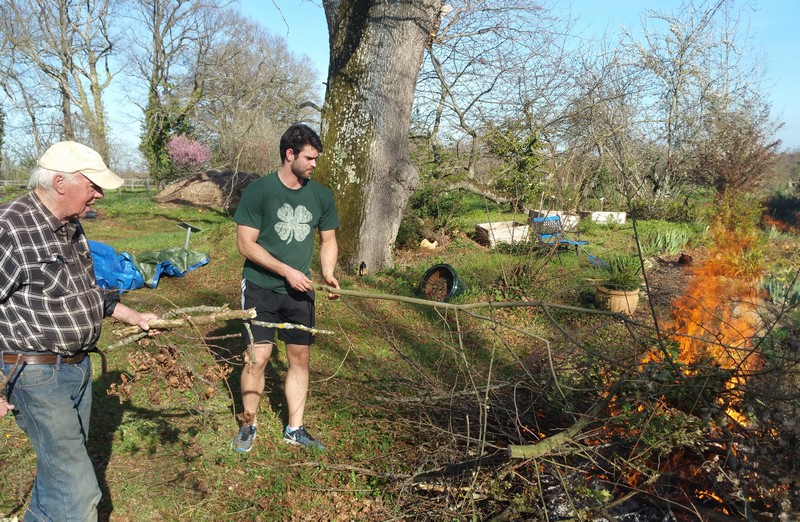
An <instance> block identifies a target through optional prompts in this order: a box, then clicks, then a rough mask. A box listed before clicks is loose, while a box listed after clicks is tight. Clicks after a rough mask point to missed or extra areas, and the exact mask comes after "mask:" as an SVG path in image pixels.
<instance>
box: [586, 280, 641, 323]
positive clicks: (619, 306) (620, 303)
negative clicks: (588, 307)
mask: <svg viewBox="0 0 800 522" xmlns="http://www.w3.org/2000/svg"><path fill="white" fill-rule="evenodd" d="M594 302H595V304H597V307H598V308H600V309H601V310H610V311H612V312H617V313H624V314H626V315H628V316H632V315H633V313H634V312H635V311H636V307H637V306H638V305H639V289H638V288H637V289H636V290H630V291H629V290H612V289H611V288H606V287H605V286H602V285H598V286H597V287H596V290H595V294H594Z"/></svg>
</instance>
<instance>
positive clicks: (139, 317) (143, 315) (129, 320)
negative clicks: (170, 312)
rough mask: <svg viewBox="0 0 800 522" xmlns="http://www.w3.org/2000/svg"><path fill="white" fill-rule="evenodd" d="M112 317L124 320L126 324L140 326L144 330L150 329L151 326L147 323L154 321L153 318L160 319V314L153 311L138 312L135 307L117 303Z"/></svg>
mask: <svg viewBox="0 0 800 522" xmlns="http://www.w3.org/2000/svg"><path fill="white" fill-rule="evenodd" d="M111 317H113V318H114V319H116V320H118V321H122V322H123V323H125V324H129V325H132V326H138V327H139V328H141V329H142V330H144V331H147V330H149V329H150V326H148V324H147V323H148V322H150V321H152V320H153V319H158V315H156V314H154V313H152V312H137V311H136V310H134V309H133V308H129V307H127V306H125V305H124V304H122V303H117V306H115V307H114V312H113V313H112V314H111Z"/></svg>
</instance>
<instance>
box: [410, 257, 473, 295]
mask: <svg viewBox="0 0 800 522" xmlns="http://www.w3.org/2000/svg"><path fill="white" fill-rule="evenodd" d="M466 291H467V287H466V285H465V284H464V283H462V282H461V279H459V278H458V274H457V273H456V269H455V268H453V267H452V266H450V265H447V264H439V265H434V266H432V267H430V268H429V269H428V271H427V272H425V275H423V276H422V279H421V280H420V282H419V294H421V295H422V296H423V297H424V298H425V299H428V300H429V301H440V302H444V303H446V302H448V301H450V300H451V299H453V298H454V297H456V296H458V295H461V294H463V293H464V292H466Z"/></svg>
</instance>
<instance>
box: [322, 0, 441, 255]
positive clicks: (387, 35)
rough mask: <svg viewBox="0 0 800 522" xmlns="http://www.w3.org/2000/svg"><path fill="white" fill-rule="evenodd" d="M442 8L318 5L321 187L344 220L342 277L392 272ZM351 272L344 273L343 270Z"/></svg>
mask: <svg viewBox="0 0 800 522" xmlns="http://www.w3.org/2000/svg"><path fill="white" fill-rule="evenodd" d="M441 5H442V1H441V0H324V1H323V6H324V8H325V15H326V17H327V20H328V31H329V34H330V50H331V52H330V64H329V68H328V83H327V92H326V95H325V104H324V106H323V113H322V138H323V147H324V149H325V153H324V154H323V156H322V158H321V164H320V168H319V169H318V175H319V178H320V181H322V182H323V183H324V184H326V185H328V186H329V187H330V188H331V190H333V192H334V194H335V197H336V202H337V206H338V208H339V214H340V218H341V226H340V233H339V235H338V239H339V251H340V257H341V261H342V264H343V265H344V266H346V267H347V268H348V269H349V268H351V267H353V266H356V265H358V264H360V263H361V262H364V263H366V266H367V267H369V270H371V271H373V270H380V269H381V268H384V267H390V266H392V265H393V264H394V261H393V258H392V244H393V243H394V240H395V238H396V236H397V230H398V228H399V227H400V220H401V218H402V215H403V210H404V209H405V207H406V203H407V202H408V199H409V198H410V197H411V195H412V194H413V192H414V189H415V188H416V186H417V184H418V182H419V173H418V172H417V169H416V168H415V167H414V166H413V165H412V164H411V162H410V160H409V153H408V132H409V127H410V125H411V105H412V102H413V99H414V90H415V86H416V80H417V76H418V74H419V70H420V67H421V65H422V53H423V49H424V48H425V45H426V42H427V40H428V38H430V36H431V34H432V33H434V32H435V30H436V27H437V24H438V20H439V13H440V10H441ZM348 265H349V266H348Z"/></svg>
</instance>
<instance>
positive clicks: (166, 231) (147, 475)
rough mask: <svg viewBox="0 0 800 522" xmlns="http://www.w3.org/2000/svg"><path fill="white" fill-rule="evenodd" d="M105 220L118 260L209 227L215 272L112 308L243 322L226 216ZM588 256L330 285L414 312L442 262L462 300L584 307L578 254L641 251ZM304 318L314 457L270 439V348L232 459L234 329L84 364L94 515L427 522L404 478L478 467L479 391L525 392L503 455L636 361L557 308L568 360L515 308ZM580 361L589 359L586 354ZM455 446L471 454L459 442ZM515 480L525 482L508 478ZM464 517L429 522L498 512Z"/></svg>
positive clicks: (113, 209)
mask: <svg viewBox="0 0 800 522" xmlns="http://www.w3.org/2000/svg"><path fill="white" fill-rule="evenodd" d="M98 209H99V217H98V218H97V219H94V220H85V221H84V226H85V228H86V231H87V235H88V236H89V237H90V238H91V239H96V240H99V241H103V242H105V243H108V244H110V245H111V246H113V247H114V248H115V249H116V250H117V251H119V252H121V251H127V252H131V253H137V252H140V251H143V250H152V249H160V248H166V247H170V246H176V245H182V244H183V242H184V241H185V231H184V230H183V229H179V228H178V227H177V226H176V223H178V222H181V221H186V222H188V223H191V224H193V225H195V226H198V227H200V228H201V229H202V232H200V233H197V234H193V235H192V237H191V241H190V248H191V249H193V250H198V251H202V252H208V253H209V254H210V257H211V262H210V263H209V264H208V265H206V266H204V267H201V268H199V269H197V270H195V271H193V272H190V273H189V274H187V275H186V276H185V277H184V278H169V277H165V278H162V279H161V281H160V283H159V286H158V287H157V288H156V289H140V290H136V291H133V292H128V293H125V294H123V297H122V298H123V302H125V303H126V304H128V305H130V306H132V307H134V308H137V309H140V310H150V309H152V310H155V311H157V312H159V313H164V312H167V311H169V310H172V309H174V308H176V307H185V306H196V305H208V306H223V305H227V306H229V307H230V308H233V309H235V308H238V306H239V304H238V303H239V280H240V277H241V265H242V259H241V257H240V256H239V254H238V253H237V251H236V246H235V226H234V225H233V223H232V222H231V220H230V217H229V216H227V215H224V214H223V213H219V212H215V211H210V210H203V209H198V208H191V207H182V206H174V205H155V204H153V203H152V202H150V200H149V198H148V196H147V195H145V194H141V193H137V194H129V193H122V194H118V193H112V194H108V196H107V197H106V198H105V199H104V200H103V201H102V202H100V203H99V204H98ZM525 219H526V217H525V216H523V215H518V214H503V213H502V212H500V210H499V209H497V208H493V209H488V210H487V208H486V207H485V206H483V208H481V207H480V206H478V205H474V208H470V209H469V210H468V211H466V213H465V214H463V215H460V216H459V217H458V220H457V222H458V227H459V228H460V229H461V230H462V231H463V232H469V230H474V225H475V224H477V223H482V222H487V221H508V220H518V221H519V220H521V221H524V220H525ZM654 226H655V227H657V226H658V225H654ZM340 233H345V231H342V232H340ZM582 239H586V240H588V241H589V245H588V246H587V247H586V248H585V249H583V250H581V251H580V252H579V253H578V255H576V254H575V252H572V251H570V252H562V253H561V255H560V256H548V255H547V253H546V252H542V251H541V250H535V249H532V248H530V245H525V246H520V247H519V248H509V249H491V250H490V249H486V248H484V247H479V246H477V245H476V244H475V243H474V242H473V241H471V240H470V239H469V236H468V235H467V236H466V237H464V236H457V237H455V238H454V239H453V240H452V241H451V242H450V243H449V244H448V245H447V246H446V247H445V248H442V249H439V250H437V251H436V253H435V254H433V255H431V254H424V253H416V252H415V253H404V255H403V256H398V258H402V259H406V261H404V262H402V263H398V265H397V266H396V267H395V268H393V269H390V270H385V271H383V272H379V273H370V274H368V275H366V276H364V277H357V276H355V275H353V274H350V273H346V272H347V271H346V270H344V268H342V269H341V270H340V271H339V274H337V275H338V277H339V279H340V281H341V283H342V286H343V288H346V289H350V290H356V291H360V292H362V293H364V294H366V295H367V296H368V295H370V294H393V295H398V296H416V287H417V285H418V283H419V280H420V278H421V277H422V275H423V273H424V272H425V271H426V270H427V268H429V267H430V266H431V265H433V264H436V263H448V264H450V265H452V266H453V267H454V268H455V269H456V271H457V273H458V275H459V278H460V279H461V280H462V281H463V282H464V283H465V284H466V286H467V287H468V288H469V292H468V293H467V294H465V295H463V296H459V297H458V298H457V299H456V300H455V302H456V303H479V302H483V301H494V302H496V301H503V300H531V301H535V300H544V301H548V302H552V303H558V304H564V305H568V306H582V307H587V308H591V306H592V305H591V304H590V295H591V294H590V289H591V288H592V286H593V280H594V279H596V278H598V277H601V274H599V272H598V270H597V269H595V268H594V267H592V266H591V265H590V264H589V262H588V256H587V253H592V254H593V255H596V256H598V257H601V258H603V257H609V256H610V255H611V254H612V253H615V252H618V251H620V252H633V251H635V243H634V241H633V237H632V227H631V226H629V225H626V226H614V227H599V226H588V227H586V229H585V230H584V232H583V234H582ZM317 310H318V317H317V323H318V325H319V326H320V327H322V328H325V329H330V330H333V331H334V332H335V333H334V335H320V336H318V339H317V343H316V344H315V345H314V347H313V348H312V362H311V372H312V373H311V385H310V395H309V401H308V405H307V408H306V423H307V424H308V425H309V427H310V429H311V430H312V432H313V433H314V434H315V435H316V436H318V437H319V438H320V439H321V440H323V441H324V442H325V443H326V445H327V446H328V450H327V451H326V452H325V453H323V454H311V453H307V452H304V451H302V450H300V449H299V448H295V447H290V446H287V445H285V444H284V443H283V442H282V440H281V429H282V426H283V423H284V422H285V418H286V411H285V405H284V403H285V400H284V398H283V378H284V375H285V369H286V368H285V366H286V359H285V355H284V354H283V349H282V347H279V349H278V350H276V354H275V356H274V358H273V361H272V363H271V364H270V365H269V367H268V370H267V391H266V393H265V397H264V398H263V399H262V401H261V411H260V414H259V422H260V429H259V435H258V439H257V440H256V445H255V448H254V449H253V451H252V452H251V453H249V454H246V455H238V454H236V453H234V452H233V451H231V450H230V447H229V444H230V441H231V439H232V438H233V436H234V434H235V431H236V422H235V420H234V413H235V412H238V411H239V410H240V409H241V399H240V397H239V391H238V387H239V375H240V372H241V371H242V362H241V359H240V357H239V356H240V354H241V341H240V339H238V338H224V336H226V335H229V334H236V333H238V332H239V330H240V328H241V323H240V322H238V321H229V322H227V323H220V324H216V325H213V326H209V327H204V328H199V329H192V328H183V329H175V330H171V331H168V332H164V333H162V334H161V335H159V336H158V337H156V338H155V339H153V340H152V341H150V342H148V343H144V344H141V345H128V346H126V347H124V348H119V349H116V350H114V351H111V352H109V353H108V359H109V372H108V373H107V374H105V375H101V373H100V370H99V366H100V365H99V359H96V358H93V363H95V378H94V409H93V417H92V426H91V436H90V443H89V446H90V450H91V453H92V455H93V456H94V458H95V459H96V461H97V462H98V463H102V464H104V466H102V469H104V472H103V473H102V474H101V477H100V478H101V483H102V484H103V487H104V488H105V489H104V492H105V496H104V500H103V503H102V504H101V513H103V514H104V515H105V516H107V515H108V513H109V512H110V513H111V514H110V519H111V520H120V521H128V520H137V521H138V520H192V521H195V520H199V521H206V520H208V521H213V520H262V521H266V520H276V521H277V520H287V519H291V518H292V517H293V516H294V517H297V518H299V516H300V514H302V515H304V516H307V517H308V518H307V519H308V520H331V519H335V516H336V514H338V513H345V514H348V516H349V520H387V519H392V518H394V517H405V518H415V517H416V518H418V519H428V518H426V517H430V516H431V515H430V513H429V511H427V510H428V509H429V508H430V506H431V504H430V503H428V502H429V501H431V500H432V499H433V498H434V497H433V496H432V495H434V494H433V493H426V492H423V493H420V492H419V491H417V490H415V489H413V488H409V486H408V484H407V483H406V482H404V481H403V477H405V476H408V475H413V474H415V473H417V472H419V471H427V470H435V469H438V468H440V467H441V466H443V465H446V464H448V463H455V462H461V461H464V460H468V459H470V458H473V457H474V456H475V455H476V451H477V450H476V448H477V447H478V443H477V442H476V441H475V440H474V439H475V438H477V434H478V433H479V432H480V429H479V428H480V422H481V419H482V417H481V415H482V413H481V412H482V411H484V410H482V409H481V407H480V406H479V405H480V404H482V402H481V401H482V400H483V394H482V393H477V392H476V391H475V389H476V388H477V389H480V388H482V387H483V386H485V385H486V384H487V383H491V384H495V383H502V382H506V381H507V382H509V383H512V386H510V387H509V388H508V390H517V387H519V386H520V385H522V387H521V388H520V390H522V392H519V393H518V394H517V395H514V396H513V401H511V402H512V403H513V405H514V408H515V415H517V417H515V418H510V419H507V424H504V425H503V426H504V427H503V429H502V430H499V431H498V432H491V431H490V433H489V434H488V436H487V438H488V439H490V440H497V441H503V440H508V439H509V437H512V436H516V435H514V434H515V433H516V432H517V430H523V428H525V427H526V423H528V424H529V425H531V426H532V425H533V424H534V422H533V421H530V419H531V418H536V419H538V420H536V421H535V422H537V423H541V425H540V426H539V429H540V430H541V431H545V430H548V429H554V427H553V426H548V425H547V423H548V421H551V419H552V418H555V417H558V416H559V415H560V413H556V412H563V411H580V410H581V409H582V408H585V404H583V403H582V401H584V400H585V398H583V397H582V390H583V389H586V388H587V387H590V386H593V381H592V379H595V378H596V377H597V374H598V373H599V370H598V368H599V365H600V364H602V363H603V361H604V360H607V359H615V358H617V357H622V355H623V354H624V353H626V352H625V351H626V350H627V349H629V348H630V347H629V345H628V344H629V340H628V337H627V332H626V331H625V330H624V327H623V326H622V325H620V324H618V323H617V322H615V321H611V320H606V319H604V318H595V317H588V316H585V315H581V314H578V313H574V312H569V311H560V310H557V309H553V310H551V313H552V314H553V316H554V318H556V319H558V320H560V321H561V323H562V324H565V325H568V327H569V333H570V335H575V336H578V337H580V338H581V339H583V340H585V341H586V344H587V347H586V348H585V349H583V350H579V349H577V348H576V347H575V346H574V344H572V343H571V342H570V341H569V340H568V339H567V338H566V337H565V335H564V334H563V333H562V332H559V331H555V330H554V329H553V328H552V325H551V323H550V322H549V321H548V320H547V318H546V317H545V316H544V315H543V314H542V313H540V312H539V311H537V310H533V309H527V308H520V309H500V310H489V309H477V310H475V311H474V313H477V314H479V315H483V316H487V317H492V318H493V319H495V322H491V321H486V320H484V319H481V318H470V317H468V316H467V315H466V314H463V313H462V314H459V315H458V317H456V315H455V314H454V313H453V312H452V311H443V310H434V309H433V308H430V307H424V306H418V305H410V304H405V303H399V302H395V301H384V300H375V299H369V298H356V297H349V296H345V297H343V298H341V299H339V300H334V301H328V300H327V299H324V298H320V299H318V301H317ZM117 326H118V325H116V324H114V322H113V321H112V320H107V322H106V323H105V325H104V331H103V337H102V339H101V342H100V347H101V348H103V347H106V346H109V345H110V344H112V343H113V342H114V341H115V337H114V330H115V328H116V327H117ZM512 326H513V327H515V328H516V329H514V328H511V327H512ZM519 330H525V331H527V332H530V333H533V334H535V336H538V337H535V336H532V335H524V334H522V333H520V331H519ZM592 346H597V347H600V348H599V349H596V350H594V351H593V349H592ZM637 346H638V345H637ZM162 350H170V351H169V353H171V354H172V355H171V356H170V357H167V361H173V362H174V364H175V366H174V367H166V366H165V367H163V368H159V369H151V370H150V371H147V372H137V371H136V368H137V366H136V364H134V362H135V360H136V357H139V355H137V354H149V355H150V356H153V357H155V356H157V355H158V354H159V353H160V352H161V351H162ZM551 358H552V360H553V361H554V362H555V364H557V365H559V372H560V373H559V374H558V378H559V385H560V386H561V388H557V387H556V386H555V385H554V383H553V382H552V381H551V380H550V379H551V377H552V374H551V371H550V369H549V368H548V366H547V362H548V361H549V360H550V359H551ZM218 365H219V366H228V367H230V368H231V370H232V373H231V374H230V375H229V376H228V378H227V379H226V380H222V381H217V382H210V381H209V379H208V378H207V377H206V375H207V372H208V371H209V369H214V368H216V367H217V366H218ZM170 368H171V371H174V370H175V369H176V368H179V369H182V370H183V371H189V372H191V375H192V380H191V383H190V385H189V386H188V387H187V388H186V389H177V388H176V387H174V386H171V385H170V384H169V382H170V381H169V377H170V375H173V374H172V373H170V371H169V370H170ZM123 376H125V377H126V378H127V379H128V380H129V381H130V382H131V386H130V392H131V393H130V396H129V397H128V398H126V399H124V400H122V401H120V399H119V398H118V397H117V396H109V395H108V394H107V391H108V390H109V389H110V388H111V387H112V385H114V386H115V387H118V386H120V385H121V384H122V383H123ZM530 390H536V392H537V393H535V394H532V396H531V397H528V396H526V395H525V393H524V392H526V391H530ZM210 392H213V393H210ZM502 392H503V390H501V391H498V392H497V393H498V394H500V393H502ZM531 393H532V392H531ZM440 397H443V398H444V399H440ZM503 397H506V396H505V395H494V394H492V395H490V399H491V400H492V401H493V402H492V408H491V409H490V410H488V411H489V412H490V413H491V415H492V419H494V416H495V415H499V414H500V413H501V412H502V411H503V408H502V407H503V403H502V400H501V398H503ZM495 401H496V402H495ZM534 412H539V413H540V414H541V415H540V416H539V417H536V416H535V415H534ZM548 417H549V418H548ZM514 419H516V420H514ZM526 419H527V420H526ZM515 423H519V424H515ZM523 431H524V430H523ZM467 433H469V434H470V436H471V437H473V439H471V440H469V441H467V440H466V434H467ZM0 440H2V441H3V444H2V446H0V472H2V473H3V476H4V477H6V482H5V483H6V484H7V485H6V486H4V487H3V488H0V518H1V517H10V516H21V513H22V512H21V509H22V508H23V507H24V505H25V503H26V502H27V498H28V496H29V488H30V484H31V481H32V478H33V474H34V469H35V468H34V461H35V460H34V456H33V452H32V450H31V449H30V447H29V445H28V444H27V442H26V440H25V437H24V436H23V435H22V434H21V432H20V430H19V429H18V428H17V427H16V425H15V423H14V422H13V421H12V420H11V418H10V417H7V418H4V419H0ZM492 451H493V450H492ZM524 472H525V471H524V468H520V469H519V470H515V471H514V474H516V473H524ZM500 475H502V474H498V477H499V476H500ZM503 476H504V477H505V476H506V475H503ZM510 476H511V475H509V477H510ZM514 476H516V475H514ZM495 478H497V477H495ZM532 478H533V477H531V476H529V477H526V478H525V481H523V483H521V482H519V481H516V479H514V480H515V481H514V482H513V483H512V482H508V483H506V482H504V481H512V479H511V478H503V479H502V480H500V479H497V480H498V482H492V480H491V479H488V478H485V480H487V483H489V486H487V488H489V489H491V488H495V489H494V491H498V492H502V495H500V496H505V495H510V496H513V495H514V494H515V493H513V492H514V491H517V492H518V491H525V492H526V493H525V495H528V496H529V497H530V498H527V500H526V502H528V503H529V504H531V505H533V504H536V502H537V499H536V497H535V495H534V493H533V490H532V489H531V488H532V486H530V484H534V483H535V480H532ZM526 481H527V482H526ZM468 484H469V483H468V481H467V482H465V483H464V484H463V485H468ZM504 484H505V485H504ZM534 489H535V488H534ZM454 491H456V490H454ZM436 498H439V499H440V500H439V501H440V502H445V503H446V502H447V501H446V500H444V501H442V500H441V498H447V495H443V496H442V497H436ZM455 498H457V500H458V501H459V502H461V501H462V500H463V499H465V498H466V497H463V498H462V496H461V494H460V493H456V494H455ZM415 499H416V500H415ZM420 499H423V500H420ZM424 499H427V500H424ZM453 505H456V504H455V503H454V504H453ZM458 505H459V506H460V507H459V508H458V509H456V508H453V509H449V508H448V509H449V510H445V509H442V510H441V511H437V515H436V516H433V518H434V519H435V518H437V516H439V519H444V515H445V514H447V516H448V517H451V518H453V519H457V520H462V519H466V518H469V513H470V509H475V511H474V512H475V513H477V515H476V518H481V516H480V514H481V513H483V514H485V513H487V512H489V511H480V510H481V509H484V510H489V509H490V507H491V506H479V507H475V505H476V504H474V503H471V502H462V503H459V504H458ZM470 506H473V507H470ZM437 509H438V508H437ZM496 512H497V511H495V513H496ZM440 515H441V516H440Z"/></svg>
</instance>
